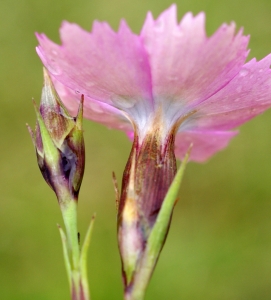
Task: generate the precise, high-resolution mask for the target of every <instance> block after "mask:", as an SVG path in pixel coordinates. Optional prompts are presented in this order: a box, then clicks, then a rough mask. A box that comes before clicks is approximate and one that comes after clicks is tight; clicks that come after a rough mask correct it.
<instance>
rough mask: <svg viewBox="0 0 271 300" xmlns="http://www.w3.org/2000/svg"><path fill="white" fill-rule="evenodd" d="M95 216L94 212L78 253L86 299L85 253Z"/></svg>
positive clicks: (87, 288)
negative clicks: (79, 253)
mask: <svg viewBox="0 0 271 300" xmlns="http://www.w3.org/2000/svg"><path fill="white" fill-rule="evenodd" d="M95 218H96V214H94V215H93V216H92V218H91V221H90V224H89V227H88V230H87V233H86V236H85V239H84V243H83V246H82V249H81V255H80V263H79V264H80V274H81V284H82V287H83V291H84V295H85V296H86V299H90V297H89V287H88V276H87V255H88V248H89V244H90V240H91V236H92V231H93V227H94V221H95Z"/></svg>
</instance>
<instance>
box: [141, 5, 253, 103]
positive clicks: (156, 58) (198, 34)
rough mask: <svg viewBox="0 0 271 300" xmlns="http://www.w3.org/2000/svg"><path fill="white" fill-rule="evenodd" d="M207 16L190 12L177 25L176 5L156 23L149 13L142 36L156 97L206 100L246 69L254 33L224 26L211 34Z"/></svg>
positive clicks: (169, 99)
mask: <svg viewBox="0 0 271 300" xmlns="http://www.w3.org/2000/svg"><path fill="white" fill-rule="evenodd" d="M204 22H205V16H204V14H203V13H200V14H198V15H197V16H196V17H193V16H192V14H191V13H187V14H186V15H185V16H184V17H183V19H182V21H181V23H180V24H177V17H176V6H175V5H173V6H171V7H170V8H169V9H168V10H166V11H165V12H163V13H162V14H161V15H160V16H159V17H158V19H157V20H156V21H155V20H153V17H152V15H151V14H148V16H147V19H146V21H145V24H144V27H143V29H142V32H141V37H142V39H143V42H144V44H145V47H146V49H147V52H148V54H149V59H150V65H151V73H152V85H153V95H154V97H155V98H156V100H158V101H173V100H174V101H175V102H179V105H180V107H183V106H184V105H185V104H187V103H189V104H190V105H192V104H196V103H200V102H201V101H203V100H205V99H206V98H208V97H210V96H211V95H213V94H214V93H216V92H217V91H218V90H220V89H221V88H222V87H223V86H224V85H226V84H227V83H228V82H229V81H230V80H231V79H232V78H233V77H234V76H235V75H236V74H237V73H238V72H239V70H240V68H241V66H242V65H243V63H244V62H245V59H246V56H247V53H248V51H247V50H246V47H247V44H248V37H245V36H243V35H242V31H240V32H239V33H238V34H237V35H236V36H234V32H235V25H234V24H233V23H232V24H231V25H226V24H224V25H222V26H221V27H220V28H219V29H218V30H217V31H216V32H215V33H214V34H213V36H211V37H210V38H206V33H205V26H204Z"/></svg>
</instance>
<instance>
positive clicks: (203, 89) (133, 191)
mask: <svg viewBox="0 0 271 300" xmlns="http://www.w3.org/2000/svg"><path fill="white" fill-rule="evenodd" d="M60 36H61V41H62V45H61V46H59V45H57V44H55V43H53V42H52V41H50V40H49V39H48V38H47V37H46V36H45V35H43V34H41V35H37V37H38V40H39V43H40V45H39V46H38V48H37V52H38V54H39V56H40V58H41V60H42V62H43V64H44V65H45V66H46V68H47V69H48V71H49V72H50V73H51V77H52V79H53V81H54V84H55V87H56V89H57V91H58V93H59V94H60V98H61V99H62V101H63V102H64V103H65V104H66V106H67V107H68V109H69V110H70V111H73V112H75V110H76V109H77V107H78V103H77V102H78V101H79V100H80V96H81V94H84V97H85V102H84V113H85V117H86V118H89V119H91V120H94V121H97V122H100V123H103V124H105V125H107V126H109V127H113V128H118V129H122V130H124V131H125V132H127V134H128V135H129V136H134V142H133V147H132V151H131V154H130V158H129V160H128V162H127V165H126V168H125V171H124V175H123V181H122V192H121V196H120V199H118V200H119V207H118V238H119V248H120V253H121V258H122V268H123V278H124V284H125V290H126V293H130V291H131V290H132V286H133V281H134V280H136V279H135V278H137V277H136V272H137V271H136V270H139V269H140V268H141V267H142V268H144V262H142V261H141V259H142V257H144V255H143V253H144V251H145V250H146V244H147V243H148V238H149V236H150V232H151V230H152V228H153V226H154V225H155V222H156V219H157V215H158V214H159V211H160V208H161V205H162V203H163V201H164V198H165V195H166V193H167V191H168V189H169V186H170V185H171V183H172V180H173V178H174V176H175V174H176V159H175V155H176V156H177V157H179V158H180V159H182V158H183V156H184V154H185V153H186V151H187V149H188V147H189V145H190V144H191V143H193V145H194V146H193V149H192V152H191V156H190V158H191V159H192V160H195V161H204V160H206V159H207V158H209V157H210V156H211V155H213V154H214V153H215V152H217V151H219V150H221V149H223V148H224V147H226V146H227V144H228V142H229V140H230V139H231V138H232V137H233V136H234V135H235V134H236V131H231V129H233V128H235V127H237V126H239V125H241V124H243V123H244V122H246V121H248V120H250V119H251V118H253V117H254V116H256V115H258V114H260V113H262V112H263V111H264V110H266V109H267V108H269V107H270V106H271V70H270V64H271V55H268V56H267V57H265V58H264V59H262V60H261V61H259V62H257V61H256V60H255V59H252V60H251V61H249V62H248V63H245V60H246V57H247V55H248V50H247V44H248V40H249V38H248V37H247V36H243V34H242V30H240V31H239V32H238V33H237V34H235V25H234V23H232V24H230V25H226V24H223V25H222V26H221V27H220V28H219V29H218V30H217V31H216V32H215V33H214V34H213V35H212V36H211V37H209V38H208V37H207V36H206V33H205V28H204V14H203V13H200V14H198V15H197V16H195V17H193V15H192V14H191V13H187V14H186V15H185V16H184V17H183V19H182V21H181V22H180V24H178V23H177V18H176V6H175V5H172V6H171V7H170V8H169V9H168V10H166V11H165V12H163V13H162V14H161V15H160V16H159V17H158V18H157V20H154V19H153V17H152V15H151V13H149V14H148V15H147V18H146V21H145V24H144V25H143V28H142V30H141V33H140V34H139V35H136V34H134V33H132V32H131V30H130V29H129V27H128V26H127V24H126V23H125V21H122V22H121V24H120V27H119V30H118V32H117V33H116V32H114V31H113V30H112V29H111V28H110V27H109V25H108V24H107V23H100V22H94V24H93V29H92V32H91V33H89V32H87V31H85V30H83V29H81V28H80V27H79V26H77V25H75V24H70V23H67V22H64V23H63V25H62V27H61V29H60ZM76 99H77V101H76ZM174 149H175V150H174ZM169 225H170V224H166V226H167V228H169ZM165 239H166V235H165V236H163V238H162V239H161V248H162V244H163V242H164V241H165ZM155 263H156V261H155V262H154V264H153V266H152V268H154V266H155ZM142 264H143V265H142ZM127 299H128V298H127ZM129 299H130V298H129Z"/></svg>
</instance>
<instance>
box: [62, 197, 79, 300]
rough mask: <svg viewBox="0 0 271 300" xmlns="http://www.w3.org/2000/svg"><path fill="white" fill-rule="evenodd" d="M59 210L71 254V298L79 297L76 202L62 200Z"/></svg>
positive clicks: (75, 299)
mask: <svg viewBox="0 0 271 300" xmlns="http://www.w3.org/2000/svg"><path fill="white" fill-rule="evenodd" d="M63 203H65V204H63V205H62V207H61V211H62V216H63V220H64V224H65V228H66V235H67V242H68V248H69V250H70V251H69V252H70V254H71V273H70V275H71V283H72V286H71V294H72V300H79V299H80V249H79V242H78V229H77V202H76V201H75V200H74V199H72V200H69V201H65V202H63Z"/></svg>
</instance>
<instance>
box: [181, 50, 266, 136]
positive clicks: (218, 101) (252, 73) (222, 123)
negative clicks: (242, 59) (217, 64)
mask: <svg viewBox="0 0 271 300" xmlns="http://www.w3.org/2000/svg"><path fill="white" fill-rule="evenodd" d="M270 65H271V55H268V56H266V57H265V58H264V59H262V60H261V61H259V62H257V61H256V60H255V59H252V60H251V61H249V62H248V63H246V64H245V65H244V66H243V67H242V69H241V70H240V72H239V73H238V74H237V75H236V76H235V77H234V78H233V79H232V80H231V81H230V83H229V84H228V85H226V86H225V87H224V88H223V89H221V90H220V91H218V92H217V93H216V94H214V95H213V96H212V97H210V98H209V99H207V100H205V101H204V102H202V103H201V104H200V105H197V106H195V107H194V108H195V109H196V110H197V113H196V114H195V115H194V116H192V118H190V120H188V121H187V122H186V124H183V126H182V127H183V130H185V129H188V128H195V127H197V128H207V129H210V128H211V129H213V130H214V129H215V130H228V129H232V128H234V127H236V126H239V125H241V124H243V123H244V122H246V121H248V120H250V119H251V118H253V117H255V116H256V115H258V114H260V113H262V112H263V111H265V110H266V109H268V108H269V107H271V70H270ZM190 109H192V108H191V107H190Z"/></svg>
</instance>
